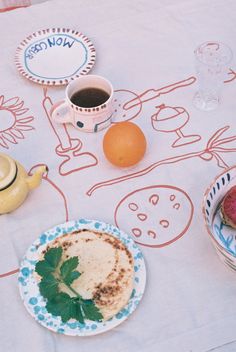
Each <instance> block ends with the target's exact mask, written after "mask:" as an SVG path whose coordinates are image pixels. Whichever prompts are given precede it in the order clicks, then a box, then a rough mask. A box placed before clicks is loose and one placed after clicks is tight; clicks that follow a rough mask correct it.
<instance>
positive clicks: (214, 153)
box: [86, 126, 236, 196]
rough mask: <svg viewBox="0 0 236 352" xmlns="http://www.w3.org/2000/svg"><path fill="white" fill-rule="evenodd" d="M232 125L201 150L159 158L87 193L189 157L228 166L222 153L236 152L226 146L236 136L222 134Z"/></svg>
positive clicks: (221, 129) (104, 182)
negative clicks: (222, 136) (140, 168)
mask: <svg viewBox="0 0 236 352" xmlns="http://www.w3.org/2000/svg"><path fill="white" fill-rule="evenodd" d="M229 127H230V126H225V127H222V128H220V129H219V130H217V131H216V132H215V133H214V134H213V135H212V137H211V138H210V139H209V141H208V142H207V145H206V148H205V149H203V150H200V151H196V152H191V153H186V154H181V155H177V156H173V157H170V158H167V159H163V160H159V161H157V162H154V163H152V164H151V165H149V166H147V167H146V168H144V169H142V170H139V171H137V172H132V173H130V174H126V175H124V176H120V177H116V178H113V179H110V180H106V181H103V182H99V183H96V184H95V185H93V186H92V187H91V188H90V189H89V190H88V191H87V192H86V194H87V195H88V196H91V195H92V194H93V193H94V192H95V191H96V190H97V189H99V188H103V187H108V186H111V185H114V184H117V183H121V182H124V181H127V180H130V179H133V178H137V177H141V176H143V175H146V174H148V173H149V172H151V171H152V170H154V169H156V168H157V167H160V166H162V165H169V164H176V163H178V162H180V161H182V160H187V159H192V158H196V157H198V158H201V159H202V160H205V161H210V160H212V159H214V160H216V162H217V165H218V166H219V167H220V168H227V167H228V165H227V164H226V162H225V161H224V159H223V157H222V155H220V154H221V153H231V152H236V147H235V148H226V147H225V146H224V145H225V144H227V143H230V142H234V141H236V136H235V135H234V136H231V137H225V138H221V139H220V136H221V135H223V133H225V132H226V131H227V130H228V129H229Z"/></svg>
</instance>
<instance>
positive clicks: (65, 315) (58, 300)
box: [46, 292, 75, 323]
mask: <svg viewBox="0 0 236 352" xmlns="http://www.w3.org/2000/svg"><path fill="white" fill-rule="evenodd" d="M46 309H47V311H48V312H49V313H51V314H53V315H55V316H60V317H61V320H62V321H63V323H65V322H67V321H68V320H69V319H70V318H72V317H73V315H74V310H75V308H74V304H73V301H72V299H71V297H70V296H69V295H68V294H67V293H63V292H60V293H58V295H57V296H55V297H53V298H52V299H51V300H49V301H48V302H47V304H46Z"/></svg>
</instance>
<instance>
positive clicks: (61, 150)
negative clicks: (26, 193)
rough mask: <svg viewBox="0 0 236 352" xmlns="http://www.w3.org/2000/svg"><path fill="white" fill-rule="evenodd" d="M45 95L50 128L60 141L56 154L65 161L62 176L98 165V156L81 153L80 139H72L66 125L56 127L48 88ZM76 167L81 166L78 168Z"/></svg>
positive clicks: (61, 170) (45, 108)
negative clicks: (52, 116) (52, 117)
mask: <svg viewBox="0 0 236 352" xmlns="http://www.w3.org/2000/svg"><path fill="white" fill-rule="evenodd" d="M43 94H44V99H43V102H42V105H43V109H44V111H45V113H46V116H47V118H48V121H49V123H50V126H51V128H52V130H53V132H54V133H55V135H56V137H57V139H58V141H59V144H58V145H57V146H56V148H55V152H56V154H57V155H58V156H60V157H62V158H64V159H65V160H63V161H62V162H61V164H60V165H59V174H60V175H61V176H67V175H70V174H72V173H73V172H77V171H81V170H83V169H87V168H89V167H93V166H96V165H97V164H98V160H97V158H96V156H95V155H94V154H92V153H89V152H83V153H81V152H80V150H81V149H82V147H83V144H82V142H81V140H80V139H78V138H71V137H70V134H69V132H68V130H67V126H66V124H60V125H59V126H58V125H57V128H56V127H55V126H56V125H55V124H54V122H53V121H52V119H51V114H50V112H51V110H52V108H53V103H52V100H51V98H50V97H49V96H48V95H47V88H44V89H43ZM75 165H79V166H78V167H76V166H75Z"/></svg>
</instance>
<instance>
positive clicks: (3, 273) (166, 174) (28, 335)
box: [0, 0, 236, 352]
mask: <svg viewBox="0 0 236 352" xmlns="http://www.w3.org/2000/svg"><path fill="white" fill-rule="evenodd" d="M235 18H236V3H235V1H234V0H215V1H212V0H204V1H201V0H192V1H191V2H190V1H185V0H178V1H174V0H158V1H154V0H148V1H145V0H139V1H134V0H132V1H126V0H120V1H113V0H111V1H108V0H101V1H99V2H97V1H95V0H87V1H78V0H67V1H64V0H63V1H62V0H58V1H49V2H45V3H42V4H38V5H35V6H32V7H29V8H25V9H19V10H15V11H11V12H9V13H2V14H1V15H0V32H1V47H2V50H1V63H0V77H1V80H0V88H1V90H0V96H1V98H0V152H5V153H8V154H10V155H11V156H12V157H14V158H15V159H17V160H18V161H19V162H21V163H22V164H23V165H24V166H25V168H26V169H27V170H28V171H29V170H30V169H31V168H33V167H34V166H35V165H37V164H40V163H44V164H46V165H48V167H49V172H48V174H47V175H46V176H45V177H44V179H43V181H42V184H41V186H40V187H39V188H37V189H36V190H34V191H32V192H31V193H30V195H29V196H28V198H27V200H26V201H25V203H24V204H23V205H22V206H21V207H20V208H19V209H17V210H16V211H15V212H13V213H11V214H7V215H2V216H1V217H0V229H1V235H0V299H1V305H0V321H1V328H0V341H1V348H0V350H1V351H9V352H11V351H18V352H25V351H28V350H30V349H31V350H33V351H34V352H37V351H40V352H42V351H46V350H47V351H57V352H61V351H67V352H70V351H75V350H77V349H78V348H79V350H80V351H86V352H89V351H94V350H95V349H96V351H98V352H110V351H111V350H115V351H116V352H119V351H122V352H130V351H137V352H138V351H145V352H151V351H161V352H163V351H172V352H175V351H177V352H185V351H186V352H187V351H188V352H190V351H191V352H200V351H204V352H207V351H208V352H210V351H218V352H229V351H235V350H236V343H235V342H234V341H235V340H236V334H235V316H236V305H235V297H236V281H235V276H234V273H233V272H231V271H230V270H229V269H228V268H226V267H224V266H223V265H222V263H221V262H220V260H219V259H218V257H217V255H216V253H215V251H214V249H213V246H212V244H211V241H210V239H209V236H208V235H207V232H206V229H205V227H204V223H203V218H202V213H201V205H202V199H203V194H204V192H205V190H206V188H207V187H208V185H209V184H210V182H211V181H212V179H213V178H214V177H215V176H216V175H217V174H220V173H221V172H222V171H223V169H224V168H226V167H227V165H228V166H231V165H233V164H234V163H235V158H236V153H235V152H233V151H231V152H224V153H221V154H220V155H218V157H217V155H214V156H213V157H212V158H211V159H210V158H208V159H207V158H202V157H200V156H202V153H204V150H205V149H206V145H207V142H208V141H209V139H210V138H211V137H212V136H213V135H214V134H215V133H216V132H217V131H221V132H222V138H225V137H229V136H235V135H236V128H235V111H236V99H235V93H236V80H235V78H236V74H235V72H234V67H235V64H234V61H233V62H232V63H231V67H230V69H231V70H230V69H229V73H228V79H227V82H226V83H225V84H224V87H223V91H222V101H221V104H220V106H219V108H218V109H217V110H215V111H212V112H203V111H199V110H197V109H196V108H195V107H194V106H193V104H192V97H193V95H194V92H195V91H196V89H197V82H196V78H195V68H194V57H193V52H194V49H195V47H196V46H198V45H199V44H200V43H202V42H204V41H207V40H218V41H221V42H225V43H227V44H228V45H229V46H230V47H231V49H232V50H233V52H234V53H235V52H236V43H235V37H236V27H235ZM49 27H65V28H73V29H78V30H79V31H81V32H83V33H84V34H85V35H87V36H88V37H89V38H90V39H91V40H92V41H93V43H94V45H95V47H96V51H97V59H96V63H95V66H94V68H93V69H92V71H91V72H92V73H94V74H99V75H102V76H105V77H107V78H108V79H109V80H110V81H111V82H112V84H113V86H114V88H115V96H116V100H117V102H116V103H117V109H116V110H117V111H116V112H115V114H114V117H113V118H114V121H116V122H119V121H123V120H132V121H133V122H134V123H136V124H137V125H139V126H140V127H141V128H142V130H143V132H144V133H145V135H146V138H147V153H146V155H145V158H144V159H143V160H142V161H141V162H140V163H139V164H138V165H136V166H135V167H132V168H130V169H125V170H122V169H119V168H116V167H113V166H112V165H110V164H109V163H108V161H107V160H106V159H105V157H104V155H103V151H102V139H103V136H104V133H105V131H101V132H99V133H97V134H86V133H82V132H80V131H78V130H75V129H74V128H73V127H72V126H67V127H66V128H67V129H65V127H63V126H62V125H60V126H59V125H54V124H53V123H51V121H50V116H49V110H50V108H51V106H52V104H54V103H55V102H57V101H58V100H61V99H63V97H64V88H63V87H57V88H56V87H54V88H53V87H48V88H45V87H42V86H40V85H36V84H34V83H32V82H30V81H28V80H26V79H24V78H23V77H21V76H20V75H19V73H18V72H17V70H16V67H15V65H14V54H15V50H16V47H17V46H18V44H19V42H20V41H21V40H22V39H24V38H25V37H26V36H28V35H29V34H31V33H33V32H35V31H36V30H38V29H43V28H49ZM135 97H136V98H137V97H139V98H138V99H137V100H136V102H137V104H136V105H134V106H130V107H129V109H125V108H124V104H125V103H127V102H129V101H131V100H132V99H133V98H135ZM163 104H164V105H165V107H166V108H165V109H164V107H163ZM126 107H127V106H126ZM162 109H164V110H162ZM160 111H161V112H160ZM173 111H176V112H177V113H180V115H181V114H182V116H185V119H186V121H187V123H186V124H185V125H184V126H182V127H181V126H180V125H179V124H178V121H177V120H176V122H177V124H176V126H175V127H173V131H170V130H171V128H170V127H169V128H168V129H167V131H165V132H163V131H158V130H157V128H156V129H155V125H154V126H153V125H152V123H151V121H152V116H157V114H158V112H160V114H163V115H165V116H166V117H168V116H171V113H172V114H173ZM168 114H170V115H168ZM227 126H228V128H225V129H223V128H224V127H227ZM179 127H181V130H180V131H181V132H182V133H183V135H184V136H185V138H182V140H180V143H178V145H176V144H174V142H175V141H176V139H177V138H178V135H177V132H178V131H177V130H178V128H179ZM189 136H191V137H189ZM186 137H189V138H186ZM81 142H82V144H81ZM189 142H190V143H189ZM68 143H69V145H74V144H76V145H77V146H78V145H80V148H78V147H77V149H73V148H72V147H71V148H70V149H67V150H66V151H65V150H64V153H63V152H59V150H63V146H64V149H66V148H65V146H66V145H67V146H68ZM231 146H233V147H234V148H235V146H236V141H234V140H233V141H232V143H231ZM226 147H227V146H226ZM219 156H220V158H219ZM209 159H210V160H209ZM108 181H109V182H108ZM152 195H158V196H160V197H162V203H161V204H162V206H161V207H160V206H159V208H157V210H156V209H155V210H152V211H150V207H148V206H149V203H150V202H148V199H150V196H152ZM170 195H171V196H172V197H170ZM170 198H171V199H170ZM163 199H164V200H163ZM132 202H136V203H137V205H138V211H140V213H144V212H145V211H149V213H148V219H147V220H146V222H142V221H141V220H140V216H138V215H139V214H140V213H139V214H138V213H137V212H136V213H135V212H134V211H133V212H132V211H131V210H130V208H128V206H127V205H128V204H130V203H132ZM171 202H172V203H171ZM178 203H179V204H178ZM173 205H174V207H173ZM173 211H175V212H173ZM160 213H161V214H162V216H163V219H165V220H168V226H167V230H166V232H165V231H164V229H163V227H161V225H160V224H158V223H157V221H156V220H155V219H157V218H158V219H159V217H160ZM165 216H166V218H165ZM167 217H168V218H167ZM78 218H90V219H99V220H102V221H105V222H108V223H112V224H117V225H118V226H119V227H120V228H121V229H122V230H124V231H126V232H127V233H130V234H131V235H132V229H133V228H139V229H140V230H142V234H141V235H140V232H139V234H138V235H139V237H135V235H134V234H133V237H134V238H135V240H136V241H137V242H139V243H140V245H139V246H140V249H141V250H142V252H143V254H144V257H145V261H146V265H147V286H146V291H145V294H144V297H143V300H142V302H141V303H140V305H139V306H138V308H137V310H136V311H135V313H134V314H133V315H132V316H130V317H129V319H128V320H127V321H126V322H125V323H123V324H121V325H120V326H118V327H117V328H114V329H113V330H111V331H110V332H107V333H106V334H103V335H99V336H94V337H87V338H70V337H67V336H62V335H59V334H55V333H52V332H50V331H48V330H46V329H45V328H43V327H41V326H40V325H39V324H38V323H36V322H35V321H34V319H33V318H32V317H31V316H30V315H29V314H28V313H27V311H26V309H25V308H24V306H23V304H22V301H21V299H20V296H19V292H18V281H17V270H18V268H19V264H20V261H21V258H22V257H23V255H24V253H25V252H26V250H27V248H28V247H29V246H30V245H31V243H32V242H33V241H34V240H35V239H36V238H37V237H38V236H39V234H40V233H42V232H43V231H45V230H47V229H48V228H51V227H53V226H54V225H56V224H60V223H63V222H64V221H66V220H68V219H70V220H72V219H78ZM155 221H156V222H155ZM166 224H167V223H166ZM148 230H149V231H151V232H149V236H148V234H147V231H148ZM136 235H137V233H136Z"/></svg>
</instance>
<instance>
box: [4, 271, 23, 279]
mask: <svg viewBox="0 0 236 352" xmlns="http://www.w3.org/2000/svg"><path fill="white" fill-rule="evenodd" d="M18 272H19V269H15V270H11V271H8V272H6V273H4V274H0V279H2V278H3V277H7V276H11V275H14V274H16V273H18Z"/></svg>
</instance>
